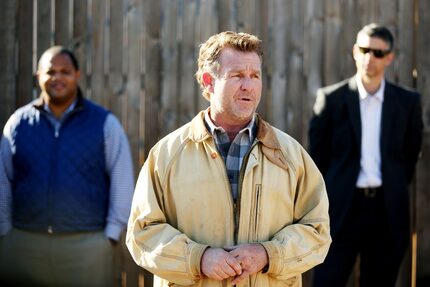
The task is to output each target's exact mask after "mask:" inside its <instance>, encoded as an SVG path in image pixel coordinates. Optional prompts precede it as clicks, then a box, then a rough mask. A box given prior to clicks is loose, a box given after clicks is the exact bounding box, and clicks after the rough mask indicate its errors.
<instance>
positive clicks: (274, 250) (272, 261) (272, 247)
mask: <svg viewBox="0 0 430 287" xmlns="http://www.w3.org/2000/svg"><path fill="white" fill-rule="evenodd" d="M259 243H260V244H261V245H263V247H264V249H266V252H267V256H268V257H269V268H268V269H267V270H265V272H264V273H268V274H275V275H276V274H279V273H281V267H282V264H281V261H282V253H281V251H280V250H279V249H278V247H277V245H276V243H275V242H271V241H266V242H259Z"/></svg>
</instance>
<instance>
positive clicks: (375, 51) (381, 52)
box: [358, 47, 391, 59]
mask: <svg viewBox="0 0 430 287" xmlns="http://www.w3.org/2000/svg"><path fill="white" fill-rule="evenodd" d="M358 50H359V51H360V53H362V54H367V53H370V52H372V54H373V56H375V58H379V59H380V58H384V57H385V56H386V55H388V54H390V53H391V51H390V50H385V51H384V50H379V49H372V48H365V47H358Z"/></svg>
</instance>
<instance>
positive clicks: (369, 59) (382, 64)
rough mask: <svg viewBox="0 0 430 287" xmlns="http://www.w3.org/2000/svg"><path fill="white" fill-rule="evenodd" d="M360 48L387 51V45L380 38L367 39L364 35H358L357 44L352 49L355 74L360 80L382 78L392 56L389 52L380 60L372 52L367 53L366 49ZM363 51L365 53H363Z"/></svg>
mask: <svg viewBox="0 0 430 287" xmlns="http://www.w3.org/2000/svg"><path fill="white" fill-rule="evenodd" d="M360 48H361V49H360ZM362 48H370V49H377V50H382V51H387V50H388V49H389V45H388V43H386V42H384V41H383V40H382V39H380V38H376V37H369V36H367V35H366V34H359V35H358V37H357V43H356V44H355V45H354V48H353V55H354V60H355V65H356V67H357V72H358V74H359V75H360V76H361V78H362V79H374V78H381V77H383V75H384V71H385V68H387V67H388V66H389V65H390V64H391V62H392V61H393V59H394V54H393V53H392V52H391V53H389V54H387V55H385V56H383V57H381V58H377V57H375V55H374V53H373V52H367V51H366V49H362ZM363 50H364V51H366V52H367V53H364V51H363Z"/></svg>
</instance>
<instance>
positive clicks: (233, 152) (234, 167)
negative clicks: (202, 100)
mask: <svg viewBox="0 0 430 287" xmlns="http://www.w3.org/2000/svg"><path fill="white" fill-rule="evenodd" d="M205 124H206V128H207V129H208V130H209V132H210V133H211V134H212V136H213V137H214V140H215V144H216V146H217V149H218V151H219V153H220V154H221V156H222V158H223V159H224V163H225V167H226V170H227V177H228V180H229V181H230V186H231V194H232V196H233V199H234V200H236V198H237V194H238V185H239V174H240V168H241V167H242V161H243V158H244V157H245V155H246V153H247V152H248V150H249V149H250V148H251V145H252V143H253V142H254V139H255V136H256V132H257V126H256V125H255V115H254V116H253V117H252V120H251V121H250V122H249V124H248V125H247V126H246V127H245V128H243V129H242V130H241V131H240V132H239V133H238V134H237V135H236V137H235V138H234V139H233V141H232V142H230V139H229V137H228V135H227V133H226V131H225V130H224V129H223V128H222V127H217V126H215V124H214V123H213V122H212V120H211V119H210V116H209V112H208V110H206V112H205Z"/></svg>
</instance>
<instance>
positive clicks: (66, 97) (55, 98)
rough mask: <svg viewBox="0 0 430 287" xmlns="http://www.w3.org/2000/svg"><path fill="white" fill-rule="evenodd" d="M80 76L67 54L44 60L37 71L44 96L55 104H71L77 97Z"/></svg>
mask: <svg viewBox="0 0 430 287" xmlns="http://www.w3.org/2000/svg"><path fill="white" fill-rule="evenodd" d="M79 76H80V73H79V71H77V70H76V69H75V67H74V66H73V64H72V61H71V59H70V57H69V56H68V55H66V54H57V55H53V56H51V57H45V58H43V59H42V62H41V63H40V66H39V70H38V71H37V79H38V81H39V86H40V88H41V90H42V94H43V95H44V96H47V97H48V99H46V100H49V101H50V102H51V103H54V104H55V103H58V104H61V103H65V102H69V101H70V100H71V99H74V98H75V97H76V95H77V89H78V81H79Z"/></svg>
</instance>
